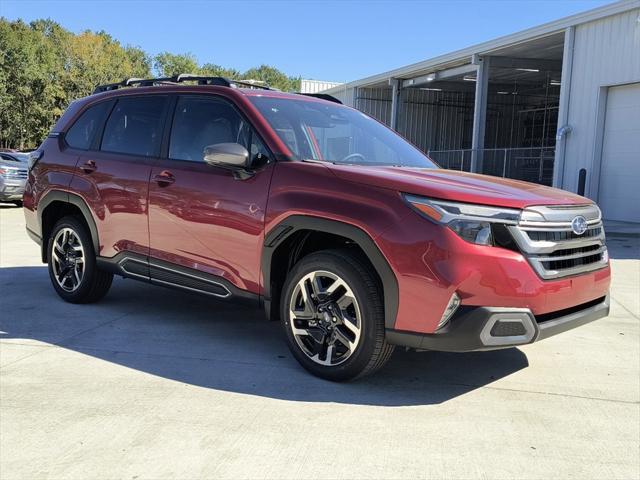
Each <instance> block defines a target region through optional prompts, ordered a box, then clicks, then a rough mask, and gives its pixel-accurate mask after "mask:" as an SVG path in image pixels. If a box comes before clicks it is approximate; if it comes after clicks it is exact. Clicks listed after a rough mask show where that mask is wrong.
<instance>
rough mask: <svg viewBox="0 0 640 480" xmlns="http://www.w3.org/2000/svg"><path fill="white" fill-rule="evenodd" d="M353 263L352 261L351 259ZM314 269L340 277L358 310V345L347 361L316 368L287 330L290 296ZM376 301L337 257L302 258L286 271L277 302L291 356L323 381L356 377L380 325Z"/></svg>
mask: <svg viewBox="0 0 640 480" xmlns="http://www.w3.org/2000/svg"><path fill="white" fill-rule="evenodd" d="M353 260H354V261H355V259H353ZM317 270H324V271H327V272H330V273H334V274H336V275H338V276H339V277H341V278H342V279H343V280H344V281H345V282H346V283H347V284H348V285H349V287H350V288H351V290H352V292H353V293H354V295H355V297H356V300H357V302H358V306H359V307H360V315H361V333H360V343H359V345H358V346H357V347H356V351H355V352H354V353H353V354H352V355H351V357H350V358H348V359H347V360H345V361H344V362H343V363H341V364H339V365H335V366H325V365H320V364H317V363H315V362H314V361H313V360H311V359H310V358H309V357H308V356H307V355H306V354H305V353H304V352H303V351H302V350H301V348H300V347H299V346H298V344H297V342H296V339H295V337H294V334H293V332H292V331H291V327H290V319H289V302H290V299H291V295H292V294H293V291H294V289H295V287H296V285H297V283H298V282H299V281H300V279H301V278H302V277H303V276H305V275H306V274H308V273H311V272H313V271H317ZM376 302H378V303H380V298H375V297H374V298H372V292H371V291H370V290H369V288H367V285H366V282H365V280H364V279H363V278H362V275H361V274H360V272H358V270H357V269H356V268H355V267H354V266H353V265H351V264H350V262H345V261H341V258H340V257H339V256H336V255H333V254H331V253H328V252H327V253H325V252H319V253H316V254H312V255H309V256H308V257H305V258H303V259H302V260H300V261H299V262H298V263H297V264H296V265H295V266H294V267H293V269H292V270H291V272H289V275H288V276H287V280H286V282H285V285H284V288H283V291H282V298H281V301H280V305H281V318H282V326H283V328H284V331H285V335H286V338H287V344H288V346H289V349H290V350H291V353H292V354H293V355H294V357H295V358H296V360H298V362H299V363H300V364H301V365H302V366H303V367H304V368H305V369H307V370H308V371H310V372H311V373H313V374H314V375H317V376H320V377H322V378H325V379H327V380H333V381H342V380H349V379H351V378H354V377H356V376H358V375H359V374H360V373H361V372H362V371H363V370H364V369H365V368H366V367H367V365H368V364H369V362H370V360H371V357H372V355H373V353H374V350H375V348H376V330H377V328H378V326H377V325H376V323H377V322H383V323H384V318H383V316H382V318H379V317H380V316H381V312H380V310H381V309H380V308H379V307H378V308H376V305H375V304H376Z"/></svg>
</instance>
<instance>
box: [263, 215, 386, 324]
mask: <svg viewBox="0 0 640 480" xmlns="http://www.w3.org/2000/svg"><path fill="white" fill-rule="evenodd" d="M301 230H311V231H317V232H322V233H330V234H334V235H339V236H341V237H345V238H348V239H349V240H351V241H353V242H354V243H356V244H357V245H358V246H359V247H360V248H361V249H362V250H363V251H364V252H365V254H366V255H367V257H368V259H369V261H370V262H371V264H372V265H373V268H374V269H375V270H376V273H377V274H378V276H379V277H380V280H381V281H382V288H383V292H384V312H385V326H386V328H393V327H394V325H395V323H396V316H397V313H398V302H399V295H398V280H397V278H396V276H395V274H394V273H393V270H392V269H391V266H390V265H389V262H388V261H387V259H386V258H385V256H384V255H383V254H382V252H381V251H380V249H379V248H378V245H377V244H376V243H375V242H374V241H373V239H372V238H371V236H370V235H369V234H368V233H367V232H365V231H364V230H362V229H361V228H359V227H357V226H355V225H352V224H349V223H345V222H341V221H337V220H330V219H327V218H322V217H315V216H311V215H291V216H289V217H287V218H285V219H284V220H282V221H281V222H280V223H278V224H277V225H276V226H274V227H273V228H272V229H271V230H269V232H268V233H267V234H266V235H265V239H264V243H263V249H262V259H261V270H262V275H263V280H264V288H263V292H264V297H263V302H264V305H265V312H266V314H267V316H269V315H270V313H271V302H272V298H271V263H272V258H273V255H274V253H275V251H276V249H277V248H278V246H280V245H281V244H282V243H283V242H284V241H285V240H287V239H288V238H289V237H290V236H291V235H293V234H294V233H296V232H298V231H301Z"/></svg>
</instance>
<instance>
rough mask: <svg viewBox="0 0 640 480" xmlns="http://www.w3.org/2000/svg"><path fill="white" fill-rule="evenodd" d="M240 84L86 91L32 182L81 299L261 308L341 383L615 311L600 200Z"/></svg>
mask: <svg viewBox="0 0 640 480" xmlns="http://www.w3.org/2000/svg"><path fill="white" fill-rule="evenodd" d="M186 80H189V81H191V82H197V85H183V82H184V81H186ZM132 85H139V86H137V87H136V88H121V87H130V86H132ZM243 86H244V87H246V85H243V84H242V82H230V81H228V80H226V79H223V78H219V77H191V76H178V77H174V78H171V79H167V78H164V79H150V80H133V81H127V82H123V83H120V84H112V85H106V86H102V87H99V88H98V89H97V91H96V93H95V94H94V95H91V96H89V97H87V98H84V99H81V100H78V101H76V102H73V103H72V104H71V106H70V107H69V109H68V110H67V111H66V113H65V114H64V115H63V116H62V118H61V119H60V120H59V121H58V123H57V124H56V125H55V126H54V128H53V131H52V132H51V133H50V134H49V137H48V138H47V139H46V140H45V142H44V143H43V145H42V146H41V147H40V148H39V150H38V151H39V153H38V156H40V159H39V160H38V161H36V162H35V164H34V165H33V167H32V168H31V170H30V173H29V180H28V182H27V189H26V191H25V195H24V213H25V217H26V226H27V231H28V233H29V235H30V236H31V238H32V239H34V240H35V241H36V242H38V243H39V244H40V245H41V254H42V261H43V262H46V263H48V265H49V275H50V278H51V282H52V285H53V287H54V289H55V290H56V292H57V293H58V294H59V295H60V296H61V297H62V298H63V299H64V300H66V301H68V302H72V303H88V302H95V301H97V300H99V299H100V298H101V297H103V296H104V295H105V294H106V293H107V291H108V290H109V288H110V286H111V281H112V278H113V275H114V274H117V275H122V276H124V277H128V278H133V279H137V280H143V281H147V282H150V283H153V284H156V285H162V286H171V287H176V288H181V289H185V290H188V291H191V292H199V293H202V294H205V295H210V296H213V297H216V298H220V299H229V300H233V299H238V300H244V301H251V302H254V303H255V304H256V305H258V304H261V305H262V306H263V307H264V310H265V313H266V315H267V317H269V318H272V319H280V320H281V322H282V325H283V329H284V334H285V338H286V341H287V343H288V345H289V348H290V349H291V352H292V354H293V356H294V357H295V358H296V359H297V360H298V362H300V364H301V365H302V366H303V367H304V368H306V369H307V370H309V371H310V372H312V373H313V374H315V375H318V376H321V377H323V378H327V379H330V380H348V379H352V378H355V377H359V376H362V375H366V374H369V373H372V372H374V371H376V370H377V369H378V368H380V367H381V366H382V365H384V363H385V362H386V361H387V360H388V359H389V357H390V355H391V353H392V352H393V349H394V347H395V346H396V345H399V346H404V347H411V348H417V349H425V350H443V351H457V352H466V351H476V350H492V349H499V348H506V347H513V346H518V345H525V344H529V343H532V342H535V341H538V340H542V339H545V338H547V337H550V336H552V335H555V334H558V333H561V332H563V331H565V330H568V329H571V328H575V327H578V326H580V325H583V324H585V323H587V322H590V321H593V320H595V319H598V318H601V317H603V316H606V315H607V314H608V312H609V297H608V292H609V282H610V268H609V258H608V254H607V247H606V246H605V236H604V229H603V225H602V218H601V214H600V210H599V208H598V206H597V205H596V204H595V203H593V202H592V201H591V200H589V199H587V198H584V197H581V196H578V195H575V194H573V193H570V192H566V191H562V190H557V189H554V188H549V187H544V186H541V185H535V184H530V183H526V182H519V181H515V180H506V179H502V178H497V177H491V176H486V175H477V174H471V173H465V172H459V171H452V170H444V169H441V168H440V167H439V166H438V165H437V164H435V163H434V162H433V161H432V160H431V159H430V158H429V157H428V156H426V155H424V154H423V153H422V152H420V151H419V150H418V149H416V148H415V147H413V146H412V145H411V144H409V143H408V142H406V141H405V140H404V139H403V138H402V137H400V136H399V135H397V134H396V133H395V132H393V131H392V130H390V129H388V128H386V127H385V126H384V125H382V124H381V123H379V122H377V121H376V120H374V119H372V118H371V117H368V116H367V115H365V114H363V113H361V112H359V111H357V110H354V109H352V108H349V107H345V106H343V105H340V104H339V103H340V102H339V101H337V100H336V99H334V98H332V97H329V96H327V95H321V94H316V95H310V96H309V94H307V95H301V94H287V93H282V92H278V91H273V90H270V89H266V88H260V89H258V88H242V87H243ZM33 158H36V156H34V157H33ZM184 308H188V305H185V307H184ZM213 308H215V307H214V306H212V309H213ZM239 321H241V320H240V319H239Z"/></svg>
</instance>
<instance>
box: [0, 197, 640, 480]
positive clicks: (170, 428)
mask: <svg viewBox="0 0 640 480" xmlns="http://www.w3.org/2000/svg"><path fill="white" fill-rule="evenodd" d="M0 244H1V245H0V265H1V266H2V268H1V269H0V287H1V292H2V294H1V296H0V299H1V300H0V302H1V303H0V477H1V478H3V479H13V478H16V479H17V478H23V479H35V478H73V479H83V480H85V479H90V478H123V479H144V478H204V477H208V478H273V479H276V478H277V479H280V478H313V479H316V478H318V479H335V478H452V479H453V478H456V479H459V478H545V479H546V478H594V479H596V478H597V479H602V478H638V477H640V459H639V448H640V332H639V318H640V260H639V257H640V240H639V239H638V237H637V236H636V237H634V236H633V233H632V234H626V235H625V236H620V237H618V236H615V235H609V245H610V247H611V251H612V257H613V258H614V259H613V261H612V263H613V270H614V286H613V291H612V314H611V316H610V317H608V318H606V319H602V320H600V321H597V322H595V323H592V324H590V325H587V326H585V327H582V328H580V329H577V330H573V331H571V332H567V333H565V334H563V335H560V336H558V337H554V338H551V339H549V340H546V341H544V342H541V343H539V344H534V345H530V346H526V347H524V348H519V349H510V350H503V351H498V352H486V353H478V354H445V353H435V352H426V353H416V352H406V351H400V350H397V351H396V353H395V354H394V357H393V358H392V360H391V361H390V363H389V364H388V366H387V367H386V368H385V369H384V370H382V371H381V372H380V373H379V374H377V375H376V376H374V377H370V378H367V379H364V380H361V381H359V382H355V383H349V384H333V383H329V382H325V381H322V380H319V379H316V378H314V377H311V376H310V375H308V374H307V373H305V372H304V371H303V370H302V369H301V368H300V367H298V365H297V363H296V362H295V360H294V359H293V358H292V357H291V355H290V354H289V352H288V350H287V348H286V346H285V344H284V342H283V339H282V337H281V335H280V330H279V325H278V324H276V323H269V322H266V321H264V320H263V318H262V316H261V314H260V312H259V311H253V310H249V309H246V308H242V307H238V306H235V305H231V304H224V303H218V302H215V301H212V300H210V299H208V298H202V297H199V296H194V295H190V294H186V293H181V292H177V291H173V290H168V289H163V288H159V287H151V286H148V285H145V284H142V283H137V282H135V281H132V280H122V279H117V280H115V281H114V285H113V288H112V290H111V292H110V293H109V295H108V296H107V297H106V298H105V300H104V301H102V302H101V303H98V304H95V305H85V306H75V305H69V304H65V303H64V302H62V300H60V299H59V298H58V297H57V295H56V294H55V293H54V291H53V289H52V287H51V286H50V285H49V278H48V275H47V271H46V268H45V267H44V266H43V265H42V264H40V263H39V261H38V249H37V247H36V245H35V244H34V243H32V242H31V241H30V240H29V239H28V237H27V235H26V234H25V232H24V221H23V216H22V211H21V210H20V209H17V208H12V207H10V206H6V207H3V206H0Z"/></svg>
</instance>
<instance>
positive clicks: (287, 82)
mask: <svg viewBox="0 0 640 480" xmlns="http://www.w3.org/2000/svg"><path fill="white" fill-rule="evenodd" d="M242 78H243V79H246V80H260V81H263V82H266V83H267V84H268V85H269V86H271V87H275V88H278V89H280V90H283V91H285V92H293V91H295V92H298V91H300V79H299V78H293V77H288V76H287V75H285V74H284V73H282V72H281V71H280V70H278V69H277V68H274V67H270V66H269V65H260V66H259V67H257V68H250V69H249V70H247V71H246V72H244V74H243V75H242Z"/></svg>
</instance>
